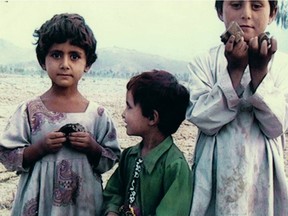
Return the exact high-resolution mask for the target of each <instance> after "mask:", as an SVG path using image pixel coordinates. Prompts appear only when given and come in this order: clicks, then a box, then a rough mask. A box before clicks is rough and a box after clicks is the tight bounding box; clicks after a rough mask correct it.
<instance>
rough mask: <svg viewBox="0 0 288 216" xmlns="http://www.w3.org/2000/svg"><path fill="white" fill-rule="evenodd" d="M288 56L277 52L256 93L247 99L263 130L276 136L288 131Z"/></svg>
mask: <svg viewBox="0 0 288 216" xmlns="http://www.w3.org/2000/svg"><path fill="white" fill-rule="evenodd" d="M287 59H288V56H287V55H284V54H283V53H277V52H276V53H275V56H274V58H273V59H272V62H271V64H270V68H269V71H268V74H267V75H266V76H265V78H264V79H263V81H262V82H261V83H260V85H259V86H258V88H257V90H256V92H255V94H254V95H252V96H251V97H249V98H248V99H247V100H248V101H249V102H250V103H251V104H252V106H253V107H254V113H255V117H256V119H257V120H258V122H259V127H260V128H261V130H262V132H263V133H264V134H265V135H266V136H267V137H269V138H276V137H278V136H280V135H281V134H283V133H285V132H286V131H287V127H288V126H287V125H288V76H287V73H288V64H287Z"/></svg>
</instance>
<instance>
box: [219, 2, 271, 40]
mask: <svg viewBox="0 0 288 216" xmlns="http://www.w3.org/2000/svg"><path fill="white" fill-rule="evenodd" d="M218 16H219V18H220V19H221V20H222V21H223V22H224V24H225V27H226V28H228V26H229V24H230V23H231V22H232V21H236V22H237V23H238V24H239V26H240V27H241V28H242V30H243V31H244V40H245V41H246V42H248V41H249V40H250V39H251V38H253V37H256V36H258V35H259V34H260V33H263V32H264V31H265V29H266V27H267V25H269V24H270V23H271V22H272V21H273V19H274V18H275V16H276V10H275V11H274V12H273V14H271V15H270V4H269V2H268V0H259V1H252V0H240V1H230V0H229V1H228V0H225V1H224V2H223V12H222V14H218Z"/></svg>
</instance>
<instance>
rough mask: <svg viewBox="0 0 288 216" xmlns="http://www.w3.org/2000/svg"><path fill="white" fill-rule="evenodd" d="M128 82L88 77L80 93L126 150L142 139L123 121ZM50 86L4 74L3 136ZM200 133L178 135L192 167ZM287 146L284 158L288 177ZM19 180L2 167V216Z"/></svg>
mask: <svg viewBox="0 0 288 216" xmlns="http://www.w3.org/2000/svg"><path fill="white" fill-rule="evenodd" d="M126 82H127V80H120V79H101V78H94V79H92V78H84V79H83V80H82V81H81V83H80V91H81V92H82V93H83V94H84V95H85V96H86V97H87V98H88V99H90V100H93V101H97V102H98V103H99V104H102V105H103V106H105V107H106V108H107V109H108V110H109V112H110V114H111V115H112V118H113V119H114V121H115V123H116V126H117V128H118V138H119V141H120V144H121V147H122V148H123V149H124V148H126V147H128V146H130V145H134V144H135V143H136V142H138V141H139V138H136V137H129V136H127V135H126V129H125V127H124V123H123V120H122V118H121V113H122V111H123V109H124V107H125V92H126V90H125V85H126ZM49 86H50V81H49V79H48V78H47V77H44V78H40V77H39V76H17V75H6V74H0V135H1V133H2V131H3V129H4V127H5V125H6V123H7V120H8V118H9V116H10V114H11V113H12V112H13V111H14V110H15V108H16V105H17V104H19V103H20V102H21V101H23V100H26V99H28V98H31V97H34V96H36V95H40V94H41V93H43V92H44V91H46V90H47V89H48V88H49ZM196 134H197V129H196V127H195V126H194V125H192V124H191V123H189V122H187V121H184V122H183V124H182V125H181V127H180V128H179V130H178V131H177V133H176V134H174V140H175V142H176V143H177V144H178V146H179V148H180V149H181V150H182V151H183V153H184V155H185V157H186V159H187V161H188V162H189V163H190V164H191V163H192V156H193V151H194V143H195V137H196ZM286 140H287V137H286ZM287 146H288V145H286V149H285V155H284V157H285V169H286V173H287V177H288V147H287ZM112 172H113V170H111V171H110V172H108V173H106V174H105V175H104V176H103V179H104V183H105V182H106V180H107V178H108V177H109V176H110V175H111V173H112ZM18 179H19V177H18V176H17V175H16V174H15V172H8V171H7V170H6V169H5V168H4V167H3V165H2V164H0V216H7V215H9V213H10V209H11V206H12V201H13V198H14V196H15V191H16V188H17V183H18Z"/></svg>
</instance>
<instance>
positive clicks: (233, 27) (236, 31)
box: [220, 21, 244, 44]
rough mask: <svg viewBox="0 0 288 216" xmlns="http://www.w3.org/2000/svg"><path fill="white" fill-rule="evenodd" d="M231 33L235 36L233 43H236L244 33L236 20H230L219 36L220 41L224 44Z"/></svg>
mask: <svg viewBox="0 0 288 216" xmlns="http://www.w3.org/2000/svg"><path fill="white" fill-rule="evenodd" d="M231 35H234V36H235V43H238V42H239V41H240V40H241V38H242V37H243V35H244V32H243V31H242V29H241V27H240V26H239V25H238V23H237V22H235V21H232V22H231V23H230V25H229V27H228V28H227V30H226V31H225V32H224V33H223V34H222V35H221V36H220V38H221V41H222V42H223V43H224V44H226V43H227V41H228V39H229V38H230V36H231Z"/></svg>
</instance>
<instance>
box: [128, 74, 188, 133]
mask: <svg viewBox="0 0 288 216" xmlns="http://www.w3.org/2000/svg"><path fill="white" fill-rule="evenodd" d="M126 87H127V90H128V91H131V93H132V95H133V99H134V103H135V104H139V105H140V107H141V109H142V114H143V116H145V117H147V118H153V112H154V110H156V111H157V112H158V114H159V124H158V128H159V130H160V131H161V132H162V133H163V134H164V135H165V136H168V135H171V134H173V133H175V132H176V131H177V129H178V128H179V126H180V124H181V123H182V121H183V120H184V119H185V115H186V109H187V106H188V104H189V92H188V90H187V89H186V88H185V87H184V86H183V85H181V84H179V82H178V81H177V79H176V78H175V77H174V76H173V75H172V74H170V73H169V72H167V71H162V70H153V71H147V72H143V73H141V74H139V75H136V76H134V77H132V78H131V79H130V81H129V82H128V83H127V86H126Z"/></svg>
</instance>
